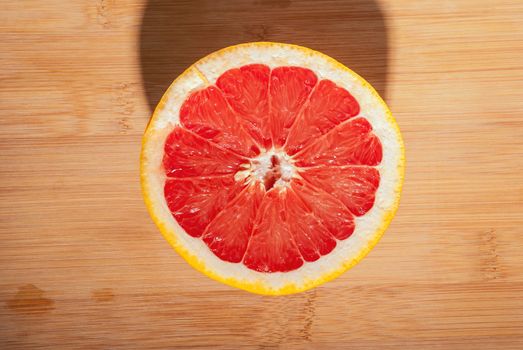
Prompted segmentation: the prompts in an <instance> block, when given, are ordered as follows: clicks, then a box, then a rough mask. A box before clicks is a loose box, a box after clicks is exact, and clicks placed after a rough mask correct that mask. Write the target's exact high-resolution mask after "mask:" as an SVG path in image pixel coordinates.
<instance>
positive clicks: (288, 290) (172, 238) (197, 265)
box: [140, 42, 405, 295]
mask: <svg viewBox="0 0 523 350" xmlns="http://www.w3.org/2000/svg"><path fill="white" fill-rule="evenodd" d="M249 45H256V46H259V47H263V46H265V47H274V46H287V47H293V48H295V49H297V50H300V51H302V52H304V53H305V54H309V55H311V54H316V55H321V56H323V57H324V58H325V59H327V60H328V61H330V62H331V63H332V64H333V65H334V66H336V67H338V68H339V69H341V70H345V71H348V72H349V73H351V74H352V75H353V76H355V77H356V78H357V80H358V82H359V83H360V84H361V85H363V86H365V87H367V88H368V89H369V91H371V93H372V94H373V95H374V96H375V97H376V98H377V99H378V101H379V103H380V104H381V105H382V106H383V108H384V109H385V111H386V118H387V120H388V121H389V123H390V125H391V126H393V128H394V131H395V133H396V137H397V140H398V142H399V144H400V152H401V156H400V161H399V164H398V171H399V181H398V183H397V184H396V187H395V191H394V192H395V199H394V204H393V206H392V207H391V208H390V209H389V210H388V211H387V212H386V213H385V216H384V219H383V221H382V223H381V225H380V227H379V228H378V229H377V230H376V231H375V233H374V235H373V236H372V238H371V239H370V241H369V243H368V245H367V246H366V247H365V248H364V249H361V250H360V252H359V254H358V255H357V256H355V257H350V259H347V260H346V261H344V262H343V263H342V264H341V265H340V267H339V268H338V269H337V270H335V271H333V272H330V273H326V274H324V275H322V276H321V277H320V278H317V279H314V280H310V281H306V282H305V281H304V283H303V284H302V285H301V286H299V287H297V286H296V285H295V284H294V283H288V284H286V285H284V286H283V287H281V288H278V289H274V288H272V287H270V286H267V285H265V284H264V283H263V282H262V281H259V282H256V283H253V282H250V281H245V280H242V279H237V278H225V277H222V276H221V275H219V274H217V273H215V272H214V271H213V270H212V269H210V268H208V267H207V266H205V264H204V263H203V262H202V261H201V260H199V259H198V257H197V256H194V255H192V254H191V253H190V252H189V251H188V250H187V249H186V248H185V247H184V246H183V245H182V244H180V243H179V242H178V240H177V239H176V234H175V233H174V232H170V231H169V229H168V228H167V227H166V225H165V223H164V222H162V221H161V220H160V218H159V217H158V216H157V214H156V212H155V206H154V203H153V202H152V200H151V198H150V195H149V189H148V188H147V184H146V175H147V174H146V173H145V164H146V156H145V148H146V145H147V143H148V142H149V141H150V137H151V135H150V128H149V126H150V125H151V124H152V122H153V121H154V120H155V119H156V118H158V114H159V111H160V110H161V109H162V107H163V106H164V105H165V103H166V100H167V98H168V96H169V94H168V92H169V90H170V89H171V88H172V87H173V86H174V85H175V83H176V82H177V81H178V80H179V79H181V78H182V77H183V76H185V74H187V72H188V71H190V70H192V69H195V70H196V71H197V73H198V74H199V75H201V72H200V71H199V70H198V69H197V65H198V64H199V63H200V62H202V61H203V60H207V59H210V58H211V57H213V56H218V55H222V54H224V53H226V52H228V51H232V50H235V49H238V48H240V47H242V46H249ZM205 80H206V79H205ZM404 177H405V147H404V143H403V139H402V137H401V133H400V130H399V127H398V124H397V123H396V120H395V119H394V117H393V116H392V113H391V111H390V110H389V108H388V106H387V105H386V103H385V102H384V101H383V99H382V98H381V96H380V95H379V94H378V93H377V92H376V90H375V89H374V88H373V87H372V85H370V84H369V83H368V82H367V81H366V80H365V79H363V78H362V77H361V76H359V75H358V74H357V73H355V72H354V71H352V70H351V69H349V68H347V67H346V66H345V65H343V64H342V63H340V62H338V61H336V60H335V59H333V58H332V57H329V56H327V55H325V54H323V53H321V52H318V51H315V50H312V49H309V48H306V47H303V46H298V45H293V44H283V43H273V42H250V43H243V44H238V45H233V46H229V47H226V48H224V49H221V50H218V51H216V52H214V53H211V54H209V55H208V56H206V57H204V58H202V59H200V60H199V61H197V62H195V63H194V64H193V65H191V66H190V67H189V68H187V69H186V70H185V71H184V72H183V73H182V74H181V75H180V76H178V77H177V78H176V79H175V80H174V81H173V83H172V84H171V85H170V86H169V88H168V89H167V91H166V92H165V94H164V95H163V97H162V98H161V100H160V102H159V103H158V105H157V106H156V108H155V110H154V113H153V115H152V118H151V120H150V121H149V123H148V125H147V128H146V131H145V134H144V137H143V140H142V150H141V154H140V183H141V186H142V192H143V196H144V199H145V204H146V206H147V209H148V211H149V214H150V215H151V217H152V219H153V221H154V223H155V224H156V226H158V228H159V229H160V232H161V233H162V235H163V236H164V238H165V239H166V240H167V241H168V242H169V244H170V245H171V246H172V247H173V248H174V250H175V251H176V252H177V253H178V254H179V255H181V256H182V258H184V259H185V260H186V261H187V262H188V263H189V264H190V265H191V266H192V267H193V268H194V269H196V270H198V271H200V272H201V273H203V274H205V275H207V276H208V277H210V278H212V279H214V280H216V281H219V282H222V283H224V284H226V285H229V286H232V287H236V288H240V289H243V290H246V291H249V292H252V293H256V294H262V295H286V294H293V293H298V292H303V291H306V290H309V289H311V288H314V287H317V286H319V285H321V284H323V283H325V282H328V281H331V280H333V279H335V278H336V277H339V276H340V275H341V274H343V273H344V272H346V271H347V270H349V269H350V268H352V267H353V266H354V265H356V264H357V263H358V262H360V261H361V260H362V259H363V258H364V257H365V256H366V255H367V254H368V253H369V252H370V251H371V250H372V248H373V247H374V246H375V245H376V244H377V243H378V241H379V240H380V238H381V237H382V236H383V234H384V233H385V231H386V229H387V227H388V226H389V225H390V223H391V221H392V218H393V217H394V215H395V214H396V211H397V210H398V207H399V200H400V194H401V189H402V186H403V181H404Z"/></svg>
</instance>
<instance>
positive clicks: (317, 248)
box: [280, 190, 336, 262]
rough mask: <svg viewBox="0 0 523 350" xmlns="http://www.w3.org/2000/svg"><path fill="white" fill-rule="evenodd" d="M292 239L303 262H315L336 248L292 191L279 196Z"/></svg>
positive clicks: (316, 219)
mask: <svg viewBox="0 0 523 350" xmlns="http://www.w3.org/2000/svg"><path fill="white" fill-rule="evenodd" d="M280 198H281V200H282V201H283V203H284V208H285V211H286V213H287V216H286V218H287V224H288V225H289V231H290V232H291V233H292V238H293V240H294V242H295V244H296V246H297V247H298V250H299V251H300V253H301V256H302V257H303V259H304V260H305V261H309V262H310V261H316V260H318V259H319V258H320V257H321V256H322V255H325V254H328V253H330V252H331V251H332V250H333V249H334V247H336V240H335V239H334V238H333V236H332V234H331V233H330V232H329V231H328V230H327V228H326V227H325V226H324V225H322V224H321V222H320V221H319V220H318V218H316V217H315V216H314V213H313V212H312V211H311V209H310V208H309V207H307V205H305V203H304V202H303V201H302V200H301V199H300V198H299V197H298V196H297V195H296V194H295V193H294V191H292V190H287V191H285V192H284V193H283V194H282V195H280Z"/></svg>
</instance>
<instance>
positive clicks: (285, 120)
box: [269, 67, 318, 147]
mask: <svg viewBox="0 0 523 350" xmlns="http://www.w3.org/2000/svg"><path fill="white" fill-rule="evenodd" d="M317 81H318V78H317V77H316V74H314V72H313V71H311V70H310V69H306V68H301V67H277V68H274V69H273V70H272V72H271V77H270V82H269V105H270V123H271V126H272V139H273V145H274V146H275V147H281V146H283V144H284V143H285V140H286V139H287V134H288V133H289V128H290V127H291V126H292V124H293V123H294V121H295V119H296V117H297V116H298V113H299V112H300V109H301V107H302V106H303V104H304V103H305V102H306V100H307V98H308V97H309V95H310V93H311V90H312V88H313V87H314V85H316V82H317Z"/></svg>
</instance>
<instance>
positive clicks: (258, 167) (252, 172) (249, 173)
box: [236, 151, 296, 191]
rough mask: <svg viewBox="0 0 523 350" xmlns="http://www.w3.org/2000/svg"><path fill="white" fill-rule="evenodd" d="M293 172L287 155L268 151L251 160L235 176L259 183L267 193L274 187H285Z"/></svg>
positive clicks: (292, 166)
mask: <svg viewBox="0 0 523 350" xmlns="http://www.w3.org/2000/svg"><path fill="white" fill-rule="evenodd" d="M295 172H296V171H295V169H294V165H292V162H291V159H290V157H289V156H288V155H287V154H285V153H284V152H275V151H269V152H267V153H264V154H261V155H260V156H258V157H256V158H254V159H251V161H250V164H246V165H245V167H244V170H241V171H239V172H238V173H237V174H236V178H237V179H241V178H248V181H257V182H260V183H261V184H263V186H264V187H265V189H266V190H267V191H268V190H270V189H272V188H274V187H276V188H279V187H287V186H288V185H289V182H290V181H291V179H292V178H293V177H294V174H295Z"/></svg>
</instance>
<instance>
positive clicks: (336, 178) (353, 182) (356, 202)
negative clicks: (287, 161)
mask: <svg viewBox="0 0 523 350" xmlns="http://www.w3.org/2000/svg"><path fill="white" fill-rule="evenodd" d="M300 174H301V176H303V178H304V179H305V180H307V181H309V182H310V183H312V184H315V185H316V186H318V187H321V188H322V189H323V190H324V191H326V192H327V193H331V194H332V195H333V196H334V197H336V198H337V199H339V200H340V201H341V202H342V203H343V204H344V205H345V206H346V207H347V209H349V210H350V211H351V212H352V213H353V214H354V215H357V216H361V215H364V214H365V213H366V212H368V211H369V210H370V208H372V205H373V204H374V198H375V193H376V189H377V188H378V185H379V183H380V173H379V171H378V170H377V169H375V168H372V167H367V166H359V167H354V166H347V167H318V168H309V169H306V170H304V171H302V172H300Z"/></svg>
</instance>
